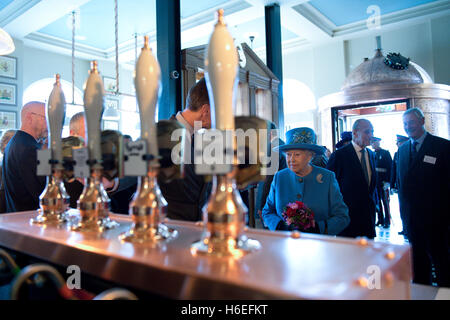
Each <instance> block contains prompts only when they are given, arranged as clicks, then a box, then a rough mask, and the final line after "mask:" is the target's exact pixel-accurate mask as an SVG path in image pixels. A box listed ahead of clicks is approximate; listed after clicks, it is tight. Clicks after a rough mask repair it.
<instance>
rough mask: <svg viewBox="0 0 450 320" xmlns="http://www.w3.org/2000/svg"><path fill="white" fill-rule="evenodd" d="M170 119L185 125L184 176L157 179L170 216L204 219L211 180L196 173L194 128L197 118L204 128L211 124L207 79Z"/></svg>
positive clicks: (198, 85) (189, 219)
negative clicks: (203, 211)
mask: <svg viewBox="0 0 450 320" xmlns="http://www.w3.org/2000/svg"><path fill="white" fill-rule="evenodd" d="M170 120H176V121H178V122H180V123H181V124H182V125H183V126H184V127H185V128H186V137H185V138H186V139H185V145H184V148H185V154H184V156H185V158H184V159H183V161H184V163H185V165H184V178H183V179H176V180H172V181H171V182H167V183H166V182H158V183H159V187H160V189H161V193H162V194H163V196H164V198H165V199H166V201H167V205H168V206H167V217H168V218H170V219H178V220H188V221H199V220H202V208H203V205H204V204H205V203H206V201H207V197H208V194H209V189H210V186H211V184H210V183H205V181H204V177H203V176H199V175H197V174H196V173H195V166H194V161H193V155H194V152H193V150H194V148H193V147H194V142H193V138H194V128H195V127H196V126H195V122H197V123H198V124H199V123H201V127H202V128H207V129H209V128H211V113H210V105H209V95H208V90H207V88H206V82H205V79H204V78H202V79H201V80H200V81H198V82H197V83H196V84H195V85H194V86H193V87H192V88H191V89H190V90H189V93H188V96H187V98H186V109H184V110H183V111H180V112H178V113H177V114H176V115H173V116H172V117H171V118H170Z"/></svg>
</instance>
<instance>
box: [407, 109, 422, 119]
mask: <svg viewBox="0 0 450 320" xmlns="http://www.w3.org/2000/svg"><path fill="white" fill-rule="evenodd" d="M410 113H413V114H414V115H415V116H416V117H417V118H418V119H420V120H423V119H425V116H424V115H423V112H422V110H420V109H419V108H411V109H408V110H406V111H405V112H404V113H403V116H406V115H407V114H410Z"/></svg>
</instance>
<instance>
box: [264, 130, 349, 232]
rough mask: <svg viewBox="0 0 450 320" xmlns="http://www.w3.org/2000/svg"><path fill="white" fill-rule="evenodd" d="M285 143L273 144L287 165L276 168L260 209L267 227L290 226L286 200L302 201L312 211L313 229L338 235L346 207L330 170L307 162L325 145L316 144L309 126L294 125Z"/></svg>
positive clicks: (321, 151)
mask: <svg viewBox="0 0 450 320" xmlns="http://www.w3.org/2000/svg"><path fill="white" fill-rule="evenodd" d="M286 140H287V143H286V144H284V145H282V146H278V147H276V148H274V150H275V151H277V150H279V151H282V152H284V153H285V155H286V162H287V165H288V168H286V169H283V170H281V171H278V172H277V173H276V174H275V176H274V178H273V181H272V185H271V187H270V192H269V196H268V197H267V201H266V204H265V206H264V209H263V211H262V217H263V220H264V223H265V224H266V225H267V226H268V228H269V229H270V230H293V228H292V227H291V226H288V225H287V224H286V222H285V221H284V219H283V212H284V210H285V207H286V205H287V204H288V203H293V202H295V201H301V202H303V203H304V204H305V205H306V206H307V207H308V208H310V209H311V210H312V211H313V213H314V220H315V223H316V230H315V231H316V232H320V233H321V234H329V235H337V234H338V233H340V232H341V231H342V230H344V228H345V227H346V226H347V225H348V224H349V223H350V218H349V215H348V208H347V206H346V205H345V203H344V200H343V197H342V194H341V192H340V190H339V185H338V183H337V181H336V177H335V175H334V173H333V172H332V171H329V170H326V169H324V168H320V167H316V166H314V165H312V164H311V163H310V161H311V159H312V158H313V157H314V155H315V154H322V153H323V152H324V151H325V149H324V148H323V147H321V146H318V145H317V144H316V135H315V133H314V130H312V129H310V128H295V129H292V130H289V131H288V132H287V133H286Z"/></svg>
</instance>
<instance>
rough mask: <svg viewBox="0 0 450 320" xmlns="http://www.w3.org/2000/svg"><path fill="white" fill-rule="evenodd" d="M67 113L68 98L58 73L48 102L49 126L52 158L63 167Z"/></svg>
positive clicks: (56, 166) (57, 167) (58, 166)
mask: <svg viewBox="0 0 450 320" xmlns="http://www.w3.org/2000/svg"><path fill="white" fill-rule="evenodd" d="M65 113H66V99H65V97H64V93H63V91H62V89H61V82H60V75H59V74H57V75H56V82H55V84H54V85H53V90H52V92H51V93H50V97H49V98H48V104H47V126H48V128H49V143H50V146H49V147H50V149H51V150H52V159H53V160H57V161H58V163H57V164H56V165H54V166H53V167H54V168H55V169H60V170H62V169H63V165H62V159H63V158H62V141H61V134H62V128H63V123H64V117H65Z"/></svg>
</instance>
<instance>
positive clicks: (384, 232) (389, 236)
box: [375, 193, 408, 244]
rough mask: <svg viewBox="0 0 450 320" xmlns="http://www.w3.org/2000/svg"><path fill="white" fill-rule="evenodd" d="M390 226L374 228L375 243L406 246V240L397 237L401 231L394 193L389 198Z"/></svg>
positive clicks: (396, 198) (398, 210)
mask: <svg viewBox="0 0 450 320" xmlns="http://www.w3.org/2000/svg"><path fill="white" fill-rule="evenodd" d="M390 209H391V216H392V218H391V226H390V227H389V228H383V227H376V232H377V236H376V238H375V241H384V242H390V243H392V244H406V243H408V240H407V239H406V238H405V237H403V236H402V235H399V234H398V233H399V232H400V231H402V228H403V226H402V220H401V219H400V209H399V205H398V196H397V194H396V193H394V195H392V196H391V197H390Z"/></svg>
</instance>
